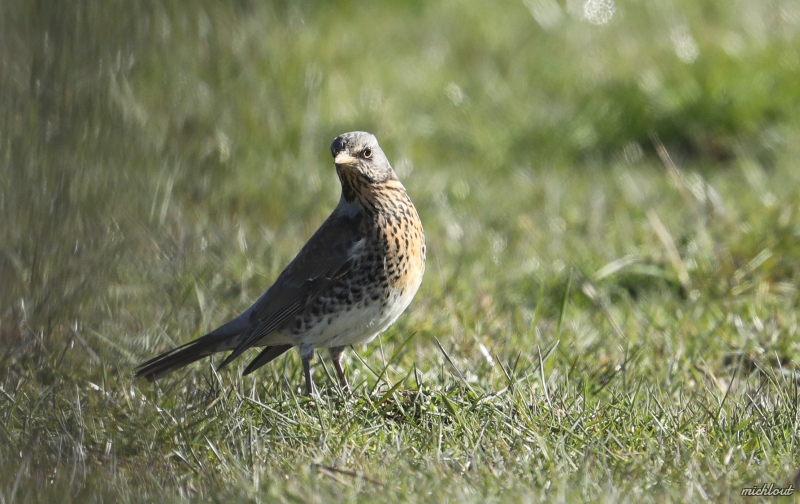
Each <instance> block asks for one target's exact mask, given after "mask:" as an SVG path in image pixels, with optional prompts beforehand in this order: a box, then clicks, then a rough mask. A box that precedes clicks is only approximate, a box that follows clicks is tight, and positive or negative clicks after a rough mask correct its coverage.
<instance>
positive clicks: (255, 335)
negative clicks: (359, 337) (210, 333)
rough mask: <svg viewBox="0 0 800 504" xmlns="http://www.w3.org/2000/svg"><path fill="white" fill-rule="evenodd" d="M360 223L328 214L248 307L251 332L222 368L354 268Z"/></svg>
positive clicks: (355, 219) (360, 241)
mask: <svg viewBox="0 0 800 504" xmlns="http://www.w3.org/2000/svg"><path fill="white" fill-rule="evenodd" d="M360 222H361V217H360V216H356V217H349V216H343V215H341V214H337V213H336V212H334V213H333V214H332V215H331V216H330V217H328V219H327V220H326V221H325V222H324V223H323V224H322V226H321V227H320V228H319V229H318V230H317V232H316V233H314V235H313V236H312V237H311V239H310V240H308V243H306V244H305V246H304V247H303V248H302V249H301V250H300V253H298V254H297V257H295V258H294V259H293V260H292V262H291V263H289V265H288V266H287V267H286V269H285V270H283V272H282V273H281V274H280V276H278V279H277V280H275V283H274V284H273V285H272V287H270V288H269V289H268V290H267V292H265V293H264V295H263V296H261V299H259V300H258V301H256V303H255V304H254V305H253V306H252V308H251V309H250V310H248V311H249V312H250V330H249V331H248V332H249V334H247V337H246V338H245V339H244V340H243V341H242V342H241V343H240V344H239V346H238V347H236V349H235V350H234V351H233V352H232V353H231V354H230V355H229V356H228V357H227V358H226V359H225V360H224V361H223V362H222V364H220V366H219V367H220V368H223V367H225V366H226V365H228V363H230V362H231V361H232V360H233V359H235V358H236V357H238V356H239V355H241V354H242V353H243V352H244V351H245V350H247V349H249V348H251V347H253V346H256V345H257V344H258V343H259V341H260V340H261V339H262V338H263V337H264V336H266V335H267V334H269V333H271V332H272V331H274V330H275V329H277V328H278V327H280V325H281V324H283V323H284V322H286V321H287V320H288V319H289V318H290V317H291V316H292V315H294V314H296V313H297V312H298V311H300V310H301V309H302V308H304V307H305V306H307V305H308V304H309V303H311V302H312V301H314V299H316V298H317V297H318V296H319V295H320V294H321V293H322V292H324V291H325V290H326V289H327V288H328V287H330V286H331V285H332V284H333V282H334V281H336V279H338V278H339V277H341V276H342V275H344V274H345V273H347V272H348V271H349V270H350V268H352V266H353V257H354V256H355V255H356V254H357V253H358V250H359V248H360V247H361V246H363V239H362V237H361V236H360V233H359V228H360Z"/></svg>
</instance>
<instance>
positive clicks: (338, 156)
mask: <svg viewBox="0 0 800 504" xmlns="http://www.w3.org/2000/svg"><path fill="white" fill-rule="evenodd" d="M331 154H332V155H333V162H334V164H335V165H336V171H337V172H338V174H339V179H340V180H341V181H342V185H343V186H344V185H345V183H346V182H348V181H349V182H350V183H351V184H353V185H365V184H380V183H382V182H386V181H387V180H391V179H396V178H397V175H395V173H394V170H392V167H391V165H390V164H389V160H388V159H386V154H384V153H383V151H382V150H381V147H380V145H378V139H377V138H375V135H373V134H371V133H367V132H366V131H353V132H350V133H345V134H343V135H339V136H338V137H336V138H335V139H334V141H333V143H332V144H331Z"/></svg>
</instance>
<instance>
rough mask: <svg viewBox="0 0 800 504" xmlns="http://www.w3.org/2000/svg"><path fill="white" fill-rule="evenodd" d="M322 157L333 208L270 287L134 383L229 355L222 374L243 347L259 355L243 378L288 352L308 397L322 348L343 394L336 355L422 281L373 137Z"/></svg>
mask: <svg viewBox="0 0 800 504" xmlns="http://www.w3.org/2000/svg"><path fill="white" fill-rule="evenodd" d="M331 155H332V156H333V163H334V166H335V167H336V174H337V176H338V178H339V183H340V184H341V189H342V190H341V196H340V198H339V202H338V204H337V205H336V207H335V208H334V210H333V212H332V213H331V214H330V216H329V217H328V218H327V219H326V220H325V221H324V222H323V224H322V225H321V226H320V228H319V229H318V230H317V231H316V232H315V233H314V234H313V235H312V236H311V238H310V239H309V240H308V242H306V244H305V245H304V246H303V247H302V249H301V250H300V252H299V253H298V254H297V256H296V257H295V258H294V259H293V260H292V261H291V262H290V263H289V264H288V265H287V266H286V268H285V269H284V270H283V272H281V274H280V275H278V277H277V279H276V280H275V282H274V283H273V284H272V286H271V287H269V288H268V289H267V290H266V292H264V294H263V295H262V296H261V297H260V298H259V299H258V300H257V301H256V302H255V303H254V304H253V305H252V306H251V307H250V308H248V309H247V310H245V311H244V312H243V313H242V314H241V315H239V316H237V317H236V318H234V319H233V320H230V321H229V322H227V323H225V324H223V325H221V326H220V327H218V328H217V329H215V330H213V331H211V332H210V333H208V334H206V335H204V336H200V337H199V338H197V339H195V340H192V341H190V342H188V343H186V344H184V345H181V346H178V347H177V348H174V349H172V350H169V351H167V352H165V353H162V354H160V355H158V356H156V357H154V358H152V359H150V360H148V361H147V362H144V363H142V364H141V365H139V366H138V367H137V369H136V371H135V376H136V377H144V378H146V379H147V380H149V381H156V380H158V379H160V378H162V377H164V376H166V375H168V374H169V373H171V372H173V371H175V370H177V369H180V368H182V367H184V366H186V365H188V364H191V363H193V362H195V361H198V360H200V359H202V358H204V357H207V356H210V355H212V354H216V353H221V352H231V353H230V354H228V355H227V357H226V358H225V359H224V360H223V361H222V362H221V363H220V365H219V368H218V369H222V368H224V367H226V366H227V365H228V364H230V363H231V362H232V361H233V360H234V359H236V358H237V357H239V356H240V355H241V354H242V353H244V352H245V351H246V350H249V349H251V348H262V350H261V352H260V353H259V354H258V355H257V356H256V357H255V359H253V360H252V361H251V362H250V363H249V364H248V365H247V367H246V368H245V369H244V372H243V375H248V374H250V373H252V372H253V371H255V370H256V369H258V368H260V367H261V366H263V365H265V364H267V363H269V362H270V361H272V360H274V359H275V358H277V357H279V356H280V355H282V354H284V353H285V352H287V351H288V350H290V349H291V348H293V347H298V348H299V351H300V358H301V359H302V362H303V372H304V374H305V382H306V390H305V393H306V395H309V396H311V395H313V394H314V392H315V387H314V382H313V380H312V377H311V361H312V359H313V357H314V353H315V349H317V348H328V350H329V352H330V357H331V359H332V361H333V367H334V369H335V370H336V374H337V376H338V379H339V383H340V385H341V387H342V389H343V390H346V391H349V384H348V382H347V377H346V375H345V372H344V368H343V366H342V360H341V359H342V353H343V352H344V350H345V349H346V347H348V346H351V345H354V344H358V343H369V342H370V341H372V340H373V339H375V337H376V336H377V335H378V334H380V333H381V332H383V331H384V330H386V329H387V328H388V327H389V326H391V325H392V324H393V323H394V322H395V321H396V320H397V318H398V317H399V316H400V315H401V314H402V313H403V312H404V311H405V309H406V308H407V307H408V305H409V304H410V303H411V300H412V299H413V298H414V296H415V295H416V293H417V291H418V289H419V286H420V284H421V283H422V277H423V275H424V273H425V255H426V244H425V233H424V231H423V229H422V221H421V220H420V217H419V213H418V212H417V209H416V208H415V207H414V204H413V203H412V202H411V198H410V197H409V196H408V193H407V192H406V189H405V187H404V186H403V184H402V183H401V182H400V180H399V179H398V177H397V174H396V173H395V171H394V170H393V169H392V167H391V165H390V163H389V160H388V159H387V157H386V154H385V153H384V152H383V150H382V149H381V147H380V145H378V140H377V138H375V136H374V135H372V134H371V133H367V132H364V131H354V132H350V133H345V134H342V135H340V136H338V137H336V138H335V139H334V140H333V143H332V144H331Z"/></svg>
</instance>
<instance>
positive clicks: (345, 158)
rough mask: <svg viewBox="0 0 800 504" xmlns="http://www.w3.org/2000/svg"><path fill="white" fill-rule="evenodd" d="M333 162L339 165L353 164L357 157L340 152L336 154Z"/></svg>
mask: <svg viewBox="0 0 800 504" xmlns="http://www.w3.org/2000/svg"><path fill="white" fill-rule="evenodd" d="M333 162H334V164H337V165H351V164H353V163H355V162H356V158H354V157H353V156H350V155H348V154H345V153H344V152H340V153H339V154H336V157H335V158H333Z"/></svg>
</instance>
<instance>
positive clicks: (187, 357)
mask: <svg viewBox="0 0 800 504" xmlns="http://www.w3.org/2000/svg"><path fill="white" fill-rule="evenodd" d="M236 339H238V338H236V337H235V336H234V337H231V335H230V334H216V331H214V332H212V333H209V334H206V335H205V336H201V337H199V338H197V339H196V340H193V341H190V342H188V343H186V344H185V345H181V346H179V347H177V348H173V349H172V350H170V351H168V352H164V353H162V354H161V355H159V356H157V357H154V358H152V359H150V360H149V361H147V362H145V363H143V364H140V365H139V367H137V368H136V373H135V375H134V376H136V377H137V378H138V377H140V376H143V377H145V378H147V379H148V380H149V381H156V380H158V379H160V378H163V377H164V376H166V375H168V374H170V373H171V372H173V371H175V370H176V369H180V368H182V367H184V366H186V365H189V364H191V363H192V362H195V361H198V360H200V359H202V358H203V357H208V356H209V355H211V354H215V353H217V352H225V351H227V350H232V349H233V348H236V341H235V340H236Z"/></svg>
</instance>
